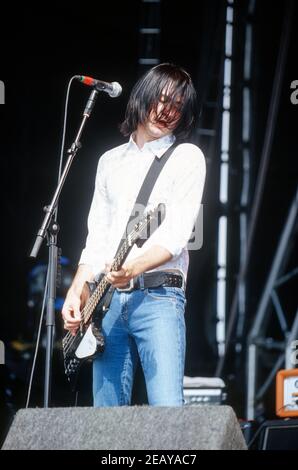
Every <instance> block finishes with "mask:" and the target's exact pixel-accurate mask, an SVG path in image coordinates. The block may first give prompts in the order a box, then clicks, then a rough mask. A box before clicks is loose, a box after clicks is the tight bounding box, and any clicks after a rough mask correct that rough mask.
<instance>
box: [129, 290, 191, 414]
mask: <svg viewBox="0 0 298 470" xmlns="http://www.w3.org/2000/svg"><path fill="white" fill-rule="evenodd" d="M135 294H136V295H135ZM141 296H142V299H141V298H140V297H141ZM131 300H132V301H131V302H129V303H128V305H129V310H131V316H130V317H129V328H130V331H131V333H132V334H133V336H134V338H135V341H136V344H137V348H138V352H139V356H140V359H141V363H142V367H143V371H144V376H145V380H146V388H147V395H148V401H149V405H155V406H180V405H183V376H184V362H185V320H184V310H185V296H184V293H183V291H182V289H178V288H167V287H166V288H157V289H145V291H143V293H142V292H140V291H139V292H138V294H137V293H134V299H131Z"/></svg>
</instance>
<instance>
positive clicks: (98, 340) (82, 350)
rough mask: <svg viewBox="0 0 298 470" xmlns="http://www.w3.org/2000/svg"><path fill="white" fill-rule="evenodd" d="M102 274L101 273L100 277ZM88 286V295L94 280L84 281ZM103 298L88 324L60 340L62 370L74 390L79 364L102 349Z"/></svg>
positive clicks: (92, 289) (103, 341) (103, 345)
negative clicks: (72, 334) (61, 345)
mask: <svg viewBox="0 0 298 470" xmlns="http://www.w3.org/2000/svg"><path fill="white" fill-rule="evenodd" d="M103 276H104V275H103V274H102V276H101V278H100V279H102V277H103ZM86 284H87V285H88V288H89V292H90V295H92V293H93V291H94V290H95V288H96V284H95V283H94V282H87V283H86ZM104 304H105V298H103V299H102V300H101V302H99V304H98V305H97V306H96V307H95V310H94V314H93V316H92V320H91V321H90V322H89V324H86V325H84V324H81V327H80V329H79V330H78V332H77V334H76V336H74V337H72V338H71V341H70V340H69V336H68V335H66V336H65V338H63V340H62V344H63V356H64V370H65V374H66V376H67V379H68V381H69V383H70V385H71V388H72V390H75V388H76V384H77V380H78V376H79V371H80V368H81V365H82V364H83V363H84V362H85V361H88V360H92V359H94V358H95V357H96V356H98V354H100V353H102V352H103V351H104V347H105V340H104V336H103V333H102V330H101V321H102V317H103V309H104Z"/></svg>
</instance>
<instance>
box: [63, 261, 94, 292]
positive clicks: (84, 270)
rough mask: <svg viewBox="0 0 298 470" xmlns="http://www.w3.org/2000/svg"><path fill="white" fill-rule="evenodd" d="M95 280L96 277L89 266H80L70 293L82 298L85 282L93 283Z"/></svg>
mask: <svg viewBox="0 0 298 470" xmlns="http://www.w3.org/2000/svg"><path fill="white" fill-rule="evenodd" d="M93 279H94V275H93V272H92V269H91V267H90V266H89V265H88V264H80V265H79V267H78V270H77V272H76V275H75V277H74V279H73V281H72V284H71V286H70V288H69V292H71V293H74V294H76V295H78V296H80V295H81V293H82V290H83V287H84V284H85V282H86V281H92V280H93Z"/></svg>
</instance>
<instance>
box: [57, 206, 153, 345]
mask: <svg viewBox="0 0 298 470" xmlns="http://www.w3.org/2000/svg"><path fill="white" fill-rule="evenodd" d="M153 212H154V211H152V212H151V213H149V214H147V216H146V219H145V222H146V225H145V227H146V226H148V223H149V222H150V220H151V219H152V214H153ZM136 227H137V226H136ZM145 227H143V228H142V231H143V230H144V228H145ZM138 231H139V228H138ZM138 231H137V230H136V228H134V229H133V230H132V232H131V233H130V237H131V238H132V239H133V238H134V236H135V235H139V236H140V234H139V233H138ZM136 239H137V238H136ZM136 239H135V240H134V239H133V240H132V241H133V243H134V242H135V241H136ZM127 243H128V240H125V242H124V243H123V245H122V247H121V249H120V251H119V253H118V254H117V255H116V257H115V260H114V261H113V263H112V266H111V271H112V270H114V269H115V268H117V265H118V264H119V263H120V262H121V258H122V257H123V255H124V254H125V252H126V251H127V248H128V247H127ZM104 282H105V283H106V286H105V287H104V289H103V291H104V290H105V288H106V287H107V284H110V282H109V281H107V279H106V276H105V277H104V278H103V279H102V280H101V281H100V283H99V285H98V286H100V285H101V284H102V283H104ZM98 286H97V288H98ZM97 288H96V289H95V291H94V292H93V294H92V295H91V297H90V299H89V301H88V303H87V305H86V306H85V307H84V308H83V310H82V312H81V313H82V319H81V321H80V325H82V326H83V325H84V324H85V323H86V321H85V320H86V318H87V321H88V320H89V318H90V315H91V314H92V312H93V311H94V308H95V307H93V308H92V310H91V312H88V313H87V314H85V311H87V310H88V306H90V305H91V302H92V298H93V301H94V300H95V299H96V297H97V296H98V295H100V292H99V290H98V292H97ZM97 303H98V300H97V301H96V304H95V306H96V305H97ZM86 307H87V308H86ZM89 310H90V308H89ZM89 314H90V315H89ZM78 339H80V337H79V335H78V334H76V335H75V336H73V335H72V334H71V333H70V331H68V333H66V335H65V336H64V338H63V350H64V354H67V353H68V352H69V350H70V349H72V348H73V346H74V343H75V342H76V341H77V340H78Z"/></svg>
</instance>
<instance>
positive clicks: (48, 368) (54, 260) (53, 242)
mask: <svg viewBox="0 0 298 470" xmlns="http://www.w3.org/2000/svg"><path fill="white" fill-rule="evenodd" d="M97 96H98V91H97V90H96V89H93V90H92V92H91V93H90V96H89V99H88V101H87V104H86V107H85V110H84V113H83V119H82V122H81V125H80V128H79V130H78V133H77V136H76V138H75V140H74V142H73V144H72V145H71V147H70V148H69V149H68V150H67V154H68V159H67V162H66V164H65V167H64V169H63V172H62V175H61V178H60V180H59V182H58V186H57V188H56V190H55V192H54V196H53V198H52V201H51V203H50V204H49V205H48V206H45V207H44V211H45V213H46V214H45V216H44V219H43V222H42V224H41V227H40V229H39V230H38V232H37V236H36V239H35V242H34V245H33V248H32V250H31V253H30V255H29V256H30V257H31V258H36V257H37V255H38V252H39V249H40V247H41V244H42V242H43V240H44V239H45V238H46V237H47V240H48V247H49V265H48V291H47V315H46V329H47V330H46V333H47V334H46V359H45V378H44V387H45V388H44V407H45V408H47V407H49V406H50V400H51V378H52V358H53V338H54V329H55V301H56V285H57V266H58V248H57V235H58V232H59V229H60V227H59V225H58V223H57V208H58V200H59V196H60V193H61V191H62V188H63V185H64V183H65V180H66V176H67V174H68V172H69V169H70V166H71V164H72V161H73V159H74V157H75V156H76V154H77V152H78V150H79V149H80V148H81V147H82V145H81V143H80V138H81V135H82V132H83V129H84V126H85V124H86V121H87V119H88V118H89V117H90V114H91V112H92V109H93V107H94V104H95V101H96V98H97Z"/></svg>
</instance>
